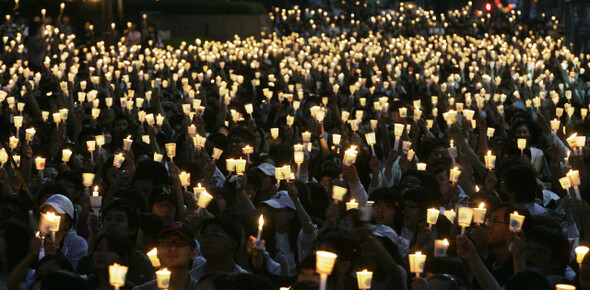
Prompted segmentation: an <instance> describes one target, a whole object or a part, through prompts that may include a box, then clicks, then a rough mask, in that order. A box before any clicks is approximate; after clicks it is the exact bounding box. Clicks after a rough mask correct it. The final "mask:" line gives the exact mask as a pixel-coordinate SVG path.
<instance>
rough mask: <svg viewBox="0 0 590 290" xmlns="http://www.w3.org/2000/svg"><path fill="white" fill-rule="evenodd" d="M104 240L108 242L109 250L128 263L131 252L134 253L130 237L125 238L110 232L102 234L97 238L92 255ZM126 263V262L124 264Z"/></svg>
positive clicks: (117, 233)
mask: <svg viewBox="0 0 590 290" xmlns="http://www.w3.org/2000/svg"><path fill="white" fill-rule="evenodd" d="M102 240H106V242H107V244H108V245H109V249H110V250H111V251H113V252H115V253H117V255H119V257H120V258H121V260H123V261H128V260H129V256H130V255H131V252H132V251H133V244H132V243H131V241H130V240H129V238H128V237H126V236H124V235H123V234H121V233H119V232H116V231H110V232H107V233H104V234H101V235H100V236H98V238H96V242H95V243H94V248H93V249H92V253H93V254H94V252H95V251H96V248H97V247H98V245H99V244H100V242H102ZM124 263H125V262H124Z"/></svg>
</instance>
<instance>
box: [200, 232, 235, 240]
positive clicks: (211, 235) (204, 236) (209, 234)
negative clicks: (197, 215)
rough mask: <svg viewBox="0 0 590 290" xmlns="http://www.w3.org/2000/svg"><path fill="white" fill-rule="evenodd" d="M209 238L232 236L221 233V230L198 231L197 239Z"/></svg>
mask: <svg viewBox="0 0 590 290" xmlns="http://www.w3.org/2000/svg"><path fill="white" fill-rule="evenodd" d="M211 238H227V239H232V237H230V236H228V235H226V234H224V233H222V232H210V233H206V234H204V233H199V240H203V239H211Z"/></svg>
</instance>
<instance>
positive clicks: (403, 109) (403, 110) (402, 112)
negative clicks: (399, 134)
mask: <svg viewBox="0 0 590 290" xmlns="http://www.w3.org/2000/svg"><path fill="white" fill-rule="evenodd" d="M398 111H399V116H400V117H401V118H406V117H407V116H408V108H406V107H401V108H399V109H398Z"/></svg>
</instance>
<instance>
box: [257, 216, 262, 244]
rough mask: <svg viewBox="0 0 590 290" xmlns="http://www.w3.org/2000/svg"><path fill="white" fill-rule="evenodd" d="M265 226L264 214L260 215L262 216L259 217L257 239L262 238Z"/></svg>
mask: <svg viewBox="0 0 590 290" xmlns="http://www.w3.org/2000/svg"><path fill="white" fill-rule="evenodd" d="M263 226H264V216H263V215H260V218H259V219H258V233H257V234H256V241H260V238H261V237H262V227H263Z"/></svg>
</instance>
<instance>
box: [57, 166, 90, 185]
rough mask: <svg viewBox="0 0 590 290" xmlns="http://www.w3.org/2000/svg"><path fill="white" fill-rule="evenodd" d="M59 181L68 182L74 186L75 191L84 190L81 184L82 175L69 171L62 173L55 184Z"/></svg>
mask: <svg viewBox="0 0 590 290" xmlns="http://www.w3.org/2000/svg"><path fill="white" fill-rule="evenodd" d="M60 179H64V180H66V181H69V182H71V183H73V184H74V186H76V189H77V190H80V189H82V188H84V184H83V183H82V174H80V173H76V172H74V171H71V170H66V171H62V172H61V173H60V174H59V175H58V176H57V177H56V178H55V181H56V182H57V181H58V180H60Z"/></svg>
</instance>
